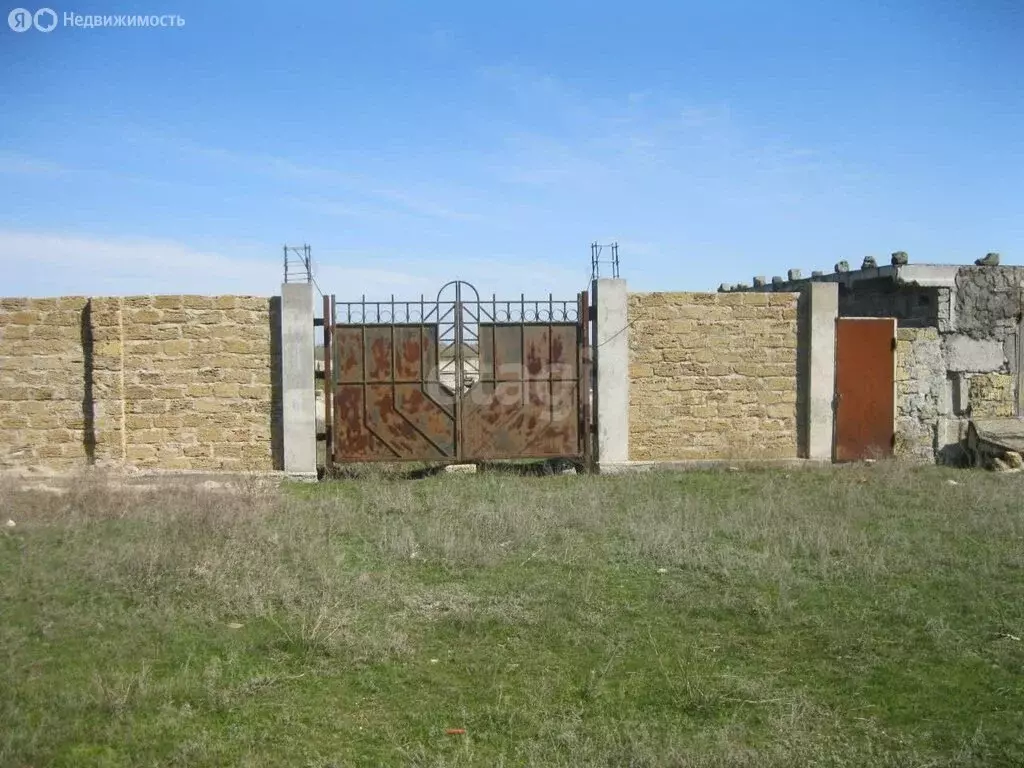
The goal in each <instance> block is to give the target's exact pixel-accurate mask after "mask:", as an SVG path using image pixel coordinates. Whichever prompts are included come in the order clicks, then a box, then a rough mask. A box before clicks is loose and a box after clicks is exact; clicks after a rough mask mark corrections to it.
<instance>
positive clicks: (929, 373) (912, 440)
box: [894, 327, 952, 461]
mask: <svg viewBox="0 0 1024 768" xmlns="http://www.w3.org/2000/svg"><path fill="white" fill-rule="evenodd" d="M951 409H952V402H951V398H950V396H949V394H948V392H947V381H946V366H945V364H944V362H943V357H942V339H941V338H940V336H939V332H938V329H937V328H905V327H900V328H898V329H897V332H896V445H895V450H894V453H895V455H896V456H897V457H899V458H906V459H913V460H916V461H932V460H933V459H934V457H935V453H936V451H937V450H938V449H939V448H940V446H939V445H938V441H939V435H938V433H937V430H938V424H939V419H940V418H948V417H949V416H951Z"/></svg>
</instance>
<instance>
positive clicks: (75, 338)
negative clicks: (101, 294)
mask: <svg viewBox="0 0 1024 768" xmlns="http://www.w3.org/2000/svg"><path fill="white" fill-rule="evenodd" d="M87 302H88V300H87V299H86V298H85V297H83V296H68V297H64V298H61V299H0V467H2V466H4V465H5V464H6V465H32V464H45V465H49V466H54V467H58V468H64V467H70V466H73V465H75V464H80V463H83V462H84V461H85V459H86V450H87V446H86V445H85V443H84V442H83V433H84V429H85V426H86V424H85V420H86V414H87V410H88V409H87V408H86V407H85V405H84V403H85V398H86V387H85V381H84V378H83V373H82V372H83V361H84V357H83V351H82V350H83V344H82V339H83V335H84V334H86V333H87V331H88V328H87V327H83V325H82V318H83V309H84V308H85V306H86V304H87Z"/></svg>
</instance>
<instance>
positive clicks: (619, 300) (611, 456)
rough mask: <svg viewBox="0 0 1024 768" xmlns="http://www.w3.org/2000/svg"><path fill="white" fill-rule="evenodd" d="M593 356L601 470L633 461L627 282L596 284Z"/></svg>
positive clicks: (596, 282) (594, 289) (611, 280)
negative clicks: (630, 420) (630, 439)
mask: <svg viewBox="0 0 1024 768" xmlns="http://www.w3.org/2000/svg"><path fill="white" fill-rule="evenodd" d="M592 294H593V295H592V302H593V305H594V331H593V341H592V348H593V355H594V366H595V369H596V372H597V381H596V384H595V388H594V417H595V418H596V420H597V445H596V446H595V455H596V458H597V465H598V470H599V471H603V470H604V469H605V467H606V465H612V464H621V463H624V462H627V461H629V328H628V326H627V323H628V322H629V318H628V314H629V307H628V305H629V293H628V291H627V290H626V281H625V280H620V279H601V280H595V281H594V283H593V286H592Z"/></svg>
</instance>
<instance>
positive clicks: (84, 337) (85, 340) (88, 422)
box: [79, 299, 96, 464]
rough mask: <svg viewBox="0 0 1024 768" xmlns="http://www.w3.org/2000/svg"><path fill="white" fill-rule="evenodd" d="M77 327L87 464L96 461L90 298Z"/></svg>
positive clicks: (83, 433) (83, 436)
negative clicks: (79, 345)
mask: <svg viewBox="0 0 1024 768" xmlns="http://www.w3.org/2000/svg"><path fill="white" fill-rule="evenodd" d="M79 322H80V328H79V336H80V340H81V344H82V368H83V370H82V382H83V384H84V386H83V389H82V447H83V448H84V449H85V459H86V461H87V462H88V463H89V464H95V463H96V406H95V400H94V398H93V372H94V370H95V362H94V359H93V334H92V299H89V300H88V301H86V302H85V306H84V307H83V308H82V317H81V320H80V321H79Z"/></svg>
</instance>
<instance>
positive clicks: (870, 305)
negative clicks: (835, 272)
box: [839, 278, 949, 328]
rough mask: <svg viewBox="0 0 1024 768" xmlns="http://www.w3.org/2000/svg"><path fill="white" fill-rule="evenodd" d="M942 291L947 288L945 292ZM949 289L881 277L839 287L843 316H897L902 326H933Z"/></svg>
mask: <svg viewBox="0 0 1024 768" xmlns="http://www.w3.org/2000/svg"><path fill="white" fill-rule="evenodd" d="M943 291H945V292H944V293H943ZM948 293H949V292H948V289H940V288H927V287H921V286H916V285H897V284H895V283H894V282H893V281H892V280H888V279H884V278H878V279H876V280H865V281H862V282H860V283H857V284H856V285H855V286H853V287H852V288H850V287H847V286H845V285H840V287H839V316H840V317H895V318H896V319H897V320H898V321H899V324H900V326H901V327H905V328H927V327H934V326H936V325H937V323H938V318H939V315H940V313H941V312H942V308H943V307H944V306H948V303H949V296H948Z"/></svg>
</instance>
